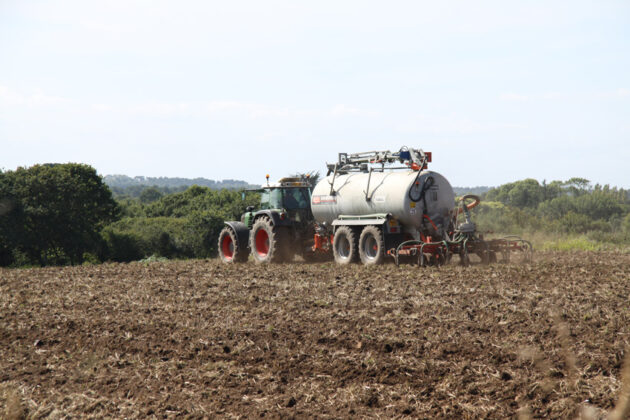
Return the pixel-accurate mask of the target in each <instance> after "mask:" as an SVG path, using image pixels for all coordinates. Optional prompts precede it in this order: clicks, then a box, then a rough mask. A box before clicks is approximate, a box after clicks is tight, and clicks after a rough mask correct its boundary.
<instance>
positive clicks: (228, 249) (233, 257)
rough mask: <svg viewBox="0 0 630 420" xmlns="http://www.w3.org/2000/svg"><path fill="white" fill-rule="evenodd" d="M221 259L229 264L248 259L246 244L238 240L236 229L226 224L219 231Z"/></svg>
mask: <svg viewBox="0 0 630 420" xmlns="http://www.w3.org/2000/svg"><path fill="white" fill-rule="evenodd" d="M217 248H218V249H219V257H221V261H223V262H224V263H228V264H233V263H242V262H245V261H247V257H248V255H247V248H246V247H245V244H240V243H239V242H238V237H237V236H236V233H235V232H234V230H232V229H231V228H230V227H228V226H226V227H224V228H223V230H222V231H221V233H219V241H218V246H217Z"/></svg>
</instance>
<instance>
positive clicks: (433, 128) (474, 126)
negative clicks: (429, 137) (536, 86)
mask: <svg viewBox="0 0 630 420" xmlns="http://www.w3.org/2000/svg"><path fill="white" fill-rule="evenodd" d="M525 128H527V127H526V126H525V125H522V124H514V123H502V122H482V121H475V120H473V119H471V118H469V117H459V116H455V115H451V116H442V115H418V116H417V117H415V118H414V119H413V120H411V121H406V122H404V123H402V124H399V125H398V126H397V130H398V131H399V132H402V133H414V134H415V133H428V134H473V133H492V132H503V131H505V130H510V131H513V130H523V129H525Z"/></svg>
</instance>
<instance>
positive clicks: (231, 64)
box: [0, 0, 630, 188]
mask: <svg viewBox="0 0 630 420" xmlns="http://www.w3.org/2000/svg"><path fill="white" fill-rule="evenodd" d="M403 145H407V146H410V147H419V148H422V149H424V150H426V151H432V152H433V156H434V163H433V164H432V165H431V168H432V169H434V170H436V171H438V172H440V173H442V174H443V175H445V176H446V177H447V178H448V179H449V180H450V181H451V183H452V184H453V185H458V186H475V185H499V184H502V183H505V182H510V181H514V180H518V179H523V178H526V177H533V178H536V179H538V180H540V181H542V180H543V179H546V180H548V181H549V180H556V179H568V178H570V177H574V176H580V177H585V178H587V179H590V180H591V181H593V182H594V183H595V182H599V183H602V184H612V185H617V186H623V187H626V188H627V187H630V169H629V166H628V162H630V2H628V1H618V2H614V1H601V2H582V1H526V2H525V1H523V2H506V1H477V2H470V1H451V2H421V1H390V2H375V1H345V2H340V1H317V2H295V1H265V2H262V1H234V2H214V1H190V0H184V1H159V0H154V1H148V0H142V1H141V0H125V1H117V0H113V1H107V2H97V1H86V0H83V1H79V0H71V1H63V0H58V1H37V0H34V1H17V0H15V1H11V0H0V147H1V150H2V153H1V154H0V168H4V169H5V170H12V169H15V168H16V167H18V166H30V165H32V164H35V163H44V162H83V163H88V164H90V165H93V166H94V167H95V168H96V169H97V170H98V172H99V173H101V174H103V175H107V174H126V175H130V176H135V175H146V176H179V177H206V178H211V179H243V180H246V181H249V182H253V183H259V182H262V181H264V175H265V174H266V173H270V174H271V177H272V178H279V177H281V176H284V175H287V174H290V173H295V172H298V171H309V170H320V171H322V172H323V171H324V168H325V162H327V161H328V162H332V161H335V160H336V156H337V153H338V152H360V151H367V150H387V149H389V150H397V149H398V148H400V146H403Z"/></svg>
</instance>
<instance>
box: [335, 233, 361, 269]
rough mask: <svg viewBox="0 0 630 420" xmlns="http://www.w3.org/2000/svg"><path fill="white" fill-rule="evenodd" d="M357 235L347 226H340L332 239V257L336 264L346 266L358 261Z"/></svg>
mask: <svg viewBox="0 0 630 420" xmlns="http://www.w3.org/2000/svg"><path fill="white" fill-rule="evenodd" d="M358 242H359V241H358V240H357V235H356V234H355V232H354V231H353V230H352V228H350V227H348V226H341V227H340V228H338V229H337V231H336V232H335V236H334V237H333V255H334V256H335V262H336V263H337V264H341V265H346V264H350V263H352V262H356V261H358V259H359V243H358Z"/></svg>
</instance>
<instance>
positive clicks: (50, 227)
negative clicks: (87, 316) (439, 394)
mask: <svg viewBox="0 0 630 420" xmlns="http://www.w3.org/2000/svg"><path fill="white" fill-rule="evenodd" d="M164 188H166V187H146V188H143V189H142V191H141V192H140V193H139V194H138V195H137V196H134V195H120V196H114V195H113V194H112V190H111V189H110V187H108V186H107V184H106V183H105V182H104V180H103V178H102V177H101V176H99V175H98V174H97V173H96V171H95V170H94V168H92V167H90V166H88V165H82V164H43V165H35V166H32V167H29V168H18V169H17V170H15V171H0V266H28V265H40V266H44V265H62V264H81V263H84V262H90V263H98V262H103V261H119V262H126V261H133V260H139V259H143V258H146V257H149V256H157V257H166V258H207V257H213V256H214V255H216V251H217V250H216V242H217V237H218V234H219V232H220V230H221V229H222V227H223V221H224V220H238V219H239V218H240V216H241V214H242V213H243V212H244V211H245V208H246V207H247V206H250V205H251V206H256V205H257V203H258V199H259V197H258V194H256V193H254V192H244V191H238V190H228V189H221V190H215V189H212V188H210V187H204V186H197V185H195V186H191V187H188V188H186V189H185V190H182V191H175V192H173V191H169V190H164ZM482 198H483V199H484V201H482V203H481V205H480V206H478V207H476V208H475V209H474V210H473V213H474V220H475V222H477V225H478V228H479V230H480V231H493V232H497V233H519V234H523V233H525V232H555V233H559V234H565V235H572V234H584V235H588V237H589V238H591V239H592V240H596V241H602V242H604V241H605V242H610V243H617V244H630V195H629V192H628V191H627V190H624V189H620V188H616V187H610V186H608V185H603V186H602V185H598V184H596V185H591V183H590V182H589V181H588V180H586V179H583V178H572V179H570V180H568V181H553V182H550V183H547V182H545V181H543V182H542V183H539V182H538V181H537V180H535V179H525V180H522V181H517V182H513V183H509V184H505V185H502V186H500V187H497V188H492V189H490V190H489V191H487V192H485V193H484V194H483V197H482Z"/></svg>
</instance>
